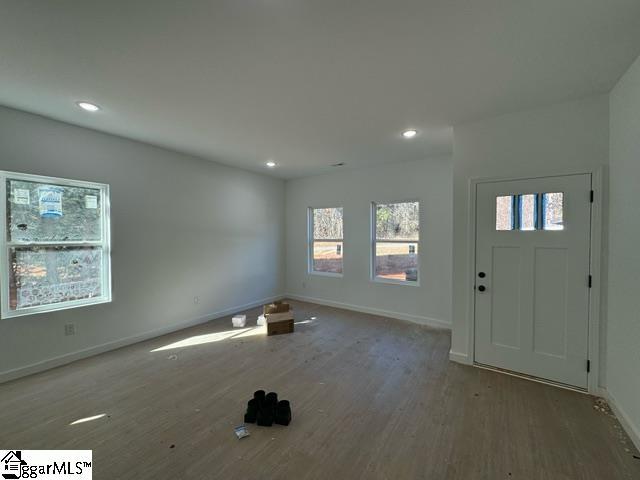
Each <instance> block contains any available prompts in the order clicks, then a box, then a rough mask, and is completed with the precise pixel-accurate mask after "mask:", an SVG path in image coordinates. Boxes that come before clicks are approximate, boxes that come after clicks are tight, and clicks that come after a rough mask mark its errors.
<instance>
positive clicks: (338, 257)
mask: <svg viewBox="0 0 640 480" xmlns="http://www.w3.org/2000/svg"><path fill="white" fill-rule="evenodd" d="M313 271H314V272H325V273H342V242H322V241H315V242H313Z"/></svg>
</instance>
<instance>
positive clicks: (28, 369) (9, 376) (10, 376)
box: [0, 295, 284, 383]
mask: <svg viewBox="0 0 640 480" xmlns="http://www.w3.org/2000/svg"><path fill="white" fill-rule="evenodd" d="M282 298H284V296H283V295H276V296H273V297H268V298H262V299H260V300H256V301H254V302H251V303H247V304H245V305H239V306H237V307H232V308H227V309H225V310H220V311H218V312H213V313H210V314H208V315H204V316H202V317H198V318H194V319H191V320H188V321H186V322H181V323H176V324H174V325H169V326H167V327H162V328H158V329H156V330H151V331H149V332H145V333H141V334H139V335H134V336H132V337H127V338H121V339H119V340H114V341H112V342H107V343H103V344H101V345H96V346H93V347H89V348H86V349H84V350H78V351H76V352H71V353H67V354H64V355H61V356H59V357H54V358H49V359H47V360H43V361H41V362H38V363H34V364H31V365H27V366H24V367H19V368H15V369H13V370H7V371H5V372H0V383H4V382H8V381H10V380H14V379H16V378H20V377H25V376H27V375H32V374H34V373H38V372H42V371H44V370H49V369H51V368H55V367H59V366H61V365H66V364H67V363H71V362H75V361H76V360H81V359H83V358H87V357H91V356H94V355H98V354H100V353H104V352H108V351H110V350H115V349H117V348H122V347H126V346H127V345H132V344H134V343H139V342H143V341H145V340H149V339H150V338H155V337H160V336H162V335H166V334H167V333H172V332H177V331H178V330H184V329H185V328H189V327H193V326H195V325H199V324H201V323H206V322H210V321H211V320H215V319H217V318H221V317H226V316H228V315H232V314H235V313H238V312H241V311H243V310H249V309H251V308H255V307H259V306H260V305H264V304H265V303H270V302H272V301H274V300H280V299H282Z"/></svg>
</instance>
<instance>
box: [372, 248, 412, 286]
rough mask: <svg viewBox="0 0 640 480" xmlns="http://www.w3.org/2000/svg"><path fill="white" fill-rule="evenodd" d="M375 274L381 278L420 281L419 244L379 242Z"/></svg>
mask: <svg viewBox="0 0 640 480" xmlns="http://www.w3.org/2000/svg"><path fill="white" fill-rule="evenodd" d="M375 274H376V277H379V278H387V279H393V280H402V281H408V282H417V281H418V244H417V243H410V242H393V243H391V242H377V243H376V258H375Z"/></svg>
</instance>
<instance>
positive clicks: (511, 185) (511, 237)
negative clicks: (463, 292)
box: [475, 174, 591, 388]
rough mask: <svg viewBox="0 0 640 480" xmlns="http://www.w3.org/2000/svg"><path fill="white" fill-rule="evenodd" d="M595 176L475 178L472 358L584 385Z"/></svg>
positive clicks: (556, 380)
mask: <svg viewBox="0 0 640 480" xmlns="http://www.w3.org/2000/svg"><path fill="white" fill-rule="evenodd" d="M590 231H591V175H589V174H582V175H566V176H561V177H544V178H533V179H523V180H513V181H512V180H510V181H498V182H490V183H478V184H477V188H476V270H475V362H476V363H479V364H484V365H488V366H493V367H498V368H502V369H506V370H511V371H514V372H520V373H524V374H527V375H531V376H534V377H539V378H543V379H547V380H551V381H554V382H559V383H563V384H567V385H571V386H575V387H579V388H587V357H588V333H589V332H588V327H589V288H590V277H589V273H590V272H589V254H590V243H591V241H590Z"/></svg>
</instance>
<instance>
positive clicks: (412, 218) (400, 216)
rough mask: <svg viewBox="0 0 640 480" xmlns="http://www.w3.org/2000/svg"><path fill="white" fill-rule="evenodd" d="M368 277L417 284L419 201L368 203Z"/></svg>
mask: <svg viewBox="0 0 640 480" xmlns="http://www.w3.org/2000/svg"><path fill="white" fill-rule="evenodd" d="M371 216H372V222H371V223H372V227H373V228H372V230H373V231H372V249H371V253H372V260H371V262H372V265H371V273H372V278H373V279H374V280H378V281H384V282H391V283H407V284H414V285H417V284H418V276H419V263H420V262H419V261H418V255H419V252H420V251H419V245H420V204H419V202H397V203H372V205H371Z"/></svg>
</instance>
